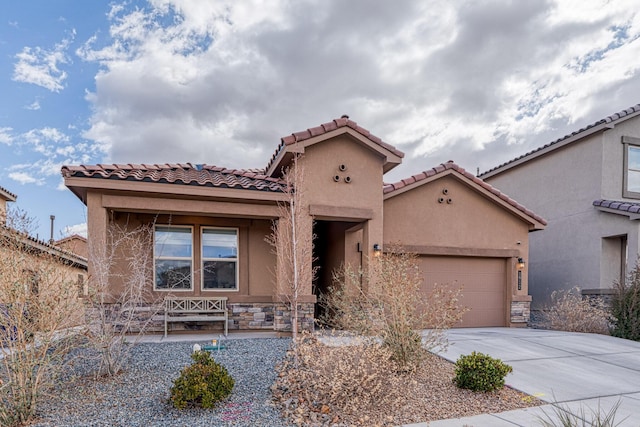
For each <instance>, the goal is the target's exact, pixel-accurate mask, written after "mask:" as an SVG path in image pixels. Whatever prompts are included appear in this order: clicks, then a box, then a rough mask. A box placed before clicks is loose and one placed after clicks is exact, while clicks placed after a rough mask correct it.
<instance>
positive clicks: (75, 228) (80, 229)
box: [62, 222, 88, 237]
mask: <svg viewBox="0 0 640 427" xmlns="http://www.w3.org/2000/svg"><path fill="white" fill-rule="evenodd" d="M87 229H88V228H87V223H86V222H83V223H81V224H73V225H68V226H66V227H65V228H64V230H63V231H62V235H63V236H65V237H68V236H73V235H74V234H77V235H79V236H82V237H87Z"/></svg>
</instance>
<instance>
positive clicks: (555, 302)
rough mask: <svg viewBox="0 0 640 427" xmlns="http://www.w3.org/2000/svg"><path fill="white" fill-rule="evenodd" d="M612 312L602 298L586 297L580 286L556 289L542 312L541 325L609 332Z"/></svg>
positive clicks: (591, 331)
mask: <svg viewBox="0 0 640 427" xmlns="http://www.w3.org/2000/svg"><path fill="white" fill-rule="evenodd" d="M610 317H611V316H610V314H609V311H608V310H607V308H606V307H605V304H604V302H603V301H602V300H601V299H589V298H584V297H583V296H582V294H581V292H580V289H579V288H577V287H576V288H572V289H570V290H569V291H554V292H553V293H552V294H551V304H550V305H549V306H548V307H546V308H545V309H544V310H543V312H542V313H541V325H542V326H543V327H544V328H547V329H553V330H558V331H569V332H587V333H593V334H605V335H608V334H609V324H610Z"/></svg>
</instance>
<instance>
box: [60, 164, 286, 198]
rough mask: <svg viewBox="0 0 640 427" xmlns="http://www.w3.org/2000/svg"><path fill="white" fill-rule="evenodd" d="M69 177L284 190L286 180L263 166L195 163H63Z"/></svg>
mask: <svg viewBox="0 0 640 427" xmlns="http://www.w3.org/2000/svg"><path fill="white" fill-rule="evenodd" d="M62 176H63V177H64V178H65V179H66V178H97V179H108V180H118V181H134V182H153V183H160V184H177V185H190V186H201V187H217V188H231V189H241V190H254V191H263V192H274V193H283V192H284V188H285V183H284V181H283V180H281V179H279V178H272V177H268V176H266V175H264V173H263V172H262V171H261V170H257V169H256V170H254V169H227V168H222V167H218V166H212V165H204V164H192V163H165V164H151V165H150V164H131V163H128V164H98V165H79V166H63V167H62Z"/></svg>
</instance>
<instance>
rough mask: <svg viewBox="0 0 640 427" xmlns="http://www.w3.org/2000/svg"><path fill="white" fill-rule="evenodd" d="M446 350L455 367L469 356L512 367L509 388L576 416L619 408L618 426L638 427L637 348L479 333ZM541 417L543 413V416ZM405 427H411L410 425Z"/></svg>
mask: <svg viewBox="0 0 640 427" xmlns="http://www.w3.org/2000/svg"><path fill="white" fill-rule="evenodd" d="M448 337H449V342H450V344H451V345H450V347H449V349H448V350H447V351H446V352H443V353H442V354H441V356H442V357H444V358H445V359H447V360H450V361H452V362H455V361H456V360H457V359H458V357H459V356H460V355H462V354H469V353H471V352H472V351H477V352H481V353H486V354H489V355H491V356H492V357H496V358H499V359H501V360H502V361H503V362H505V363H508V364H509V365H511V366H512V367H513V373H512V374H510V375H509V376H507V378H506V381H507V385H509V386H510V387H512V388H514V389H516V390H519V391H522V392H524V393H527V394H530V395H533V396H537V397H538V398H539V399H541V400H543V401H545V402H549V403H552V402H557V403H558V404H559V405H560V406H562V407H563V408H566V409H567V410H568V411H570V412H571V413H572V414H574V415H578V414H580V413H584V414H585V415H586V418H587V419H588V420H589V419H591V418H592V415H593V412H596V413H597V412H598V410H600V412H601V413H607V412H608V411H609V410H610V409H611V408H612V407H613V406H615V405H616V404H617V403H619V404H620V407H619V408H618V411H617V412H616V417H615V420H616V422H621V421H622V420H623V419H624V422H622V423H621V424H619V425H620V426H624V427H637V426H640V343H638V342H635V341H629V340H623V339H620V338H614V337H610V336H604V335H594V334H580V333H571V332H560V331H546V330H541V329H516V328H478V329H453V330H451V331H449V332H448ZM543 411H544V412H543ZM545 413H546V414H547V415H549V416H551V417H552V418H553V417H554V416H555V411H554V408H553V407H552V405H544V406H541V407H536V408H527V409H521V410H514V411H508V412H502V413H497V414H483V415H478V416H474V417H465V418H458V419H450V420H441V421H433V422H430V423H417V424H410V426H411V427H426V426H429V427H462V426H468V427H484V426H489V427H493V426H495V427H503V426H504V427H515V426H521V427H532V426H541V425H542V424H541V422H540V419H539V417H543V419H547V420H548V418H547V417H546V416H545ZM408 426H409V425H408Z"/></svg>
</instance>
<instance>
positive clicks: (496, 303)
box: [62, 116, 546, 330]
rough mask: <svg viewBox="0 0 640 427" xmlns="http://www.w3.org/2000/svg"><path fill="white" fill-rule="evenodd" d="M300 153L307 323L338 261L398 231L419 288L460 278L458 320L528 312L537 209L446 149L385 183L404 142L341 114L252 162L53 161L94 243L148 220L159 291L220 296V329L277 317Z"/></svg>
mask: <svg viewBox="0 0 640 427" xmlns="http://www.w3.org/2000/svg"><path fill="white" fill-rule="evenodd" d="M298 154H300V155H301V157H299V160H298V162H299V164H300V165H301V166H303V168H304V184H303V185H304V191H305V195H306V197H305V200H306V203H307V205H306V206H305V207H304V209H305V211H306V212H308V217H307V220H308V221H309V223H312V224H313V225H312V229H313V233H314V234H315V235H316V236H317V237H316V239H315V242H314V243H315V249H314V258H316V260H317V261H316V263H317V266H318V267H319V272H318V274H317V280H316V282H315V283H306V284H305V286H304V289H303V292H302V296H301V298H300V301H301V302H302V304H301V312H302V315H303V321H302V324H303V325H305V326H306V327H310V326H311V325H312V318H313V313H314V304H316V302H317V296H318V293H319V292H323V291H326V290H327V289H328V287H329V285H330V283H331V271H332V270H333V269H335V268H338V267H339V266H340V265H341V264H343V263H349V264H351V265H352V266H355V267H359V266H363V267H365V268H366V263H367V260H368V259H369V257H371V256H373V255H374V251H375V250H378V249H382V250H384V248H388V247H389V246H390V245H391V244H394V243H400V244H402V245H403V246H405V248H407V249H408V250H409V251H411V252H414V253H416V254H418V255H419V260H420V264H421V268H422V270H423V272H424V283H425V292H426V289H428V288H429V286H430V284H432V283H434V282H438V283H443V282H446V283H451V282H454V281H457V282H458V283H459V284H462V285H463V286H464V291H463V292H464V296H463V298H462V303H463V304H464V305H465V306H467V307H469V308H470V311H469V312H467V313H466V314H465V316H464V319H463V324H462V326H468V327H470V326H524V325H526V322H527V321H528V312H529V304H530V301H531V298H530V296H529V295H528V292H527V291H528V282H527V263H526V261H527V259H528V253H529V243H528V242H529V239H528V235H529V232H531V231H536V230H542V229H544V227H545V225H546V222H545V220H544V219H542V218H541V217H540V216H538V215H536V214H535V213H533V212H531V211H530V210H528V209H526V208H525V207H523V206H522V205H520V204H519V203H517V202H516V201H514V200H513V199H511V198H509V197H508V196H506V195H505V194H503V193H501V192H499V191H497V190H496V189H495V188H493V187H492V186H490V185H489V184H487V183H485V182H483V181H482V180H480V179H479V178H476V177H475V176H473V175H472V174H470V173H469V172H466V171H465V170H464V169H462V168H461V167H459V166H457V165H456V164H455V163H453V162H449V163H445V164H441V165H438V166H436V167H435V168H433V169H429V170H427V171H425V172H423V173H420V174H418V175H414V176H412V177H410V178H408V179H404V180H402V181H400V182H397V183H394V184H385V183H384V181H383V180H384V174H385V173H386V172H388V171H389V170H391V169H393V168H395V167H396V166H398V165H400V164H401V162H402V158H403V153H402V152H400V151H399V150H397V149H396V148H394V147H393V146H391V145H389V144H387V143H385V142H383V141H382V140H381V139H380V138H378V137H376V136H374V135H372V134H371V133H370V132H369V131H368V130H366V129H364V128H362V127H360V126H359V125H358V124H357V123H355V122H354V121H352V120H350V119H349V118H348V117H347V116H343V117H341V118H339V119H335V120H333V121H330V122H328V123H325V124H323V125H321V126H317V127H314V128H310V129H307V130H304V131H301V132H296V133H293V134H291V135H289V136H286V137H284V138H282V139H281V141H280V144H279V145H278V147H277V149H276V151H275V154H274V155H273V157H272V158H271V159H270V160H269V161H268V163H267V166H266V167H265V168H264V169H260V170H237V169H226V168H222V167H215V166H209V165H200V164H190V163H187V164H161V165H158V164H153V165H149V164H108V165H105V164H99V165H89V166H87V165H84V166H64V167H63V168H62V174H63V176H64V181H65V185H66V186H67V187H68V188H69V189H70V190H71V191H72V192H73V193H74V194H75V195H76V196H77V197H78V198H79V199H80V200H81V201H82V202H83V203H84V204H86V206H87V212H88V233H89V235H88V243H89V253H90V254H91V253H92V248H97V247H100V246H101V245H107V244H108V241H109V239H108V227H109V225H110V224H111V223H119V224H125V223H126V224H127V226H129V227H136V226H138V225H149V224H152V225H153V232H154V240H153V242H154V243H153V244H152V245H150V247H149V248H148V251H150V253H151V251H152V252H153V266H151V267H150V269H149V273H148V286H149V289H150V290H152V292H153V294H154V295H155V296H156V297H159V298H162V297H164V296H167V295H180V296H194V297H200V296H223V297H227V298H228V303H227V307H228V313H229V329H272V330H274V329H275V330H286V329H287V328H290V324H289V322H288V321H287V316H288V313H286V309H284V308H283V307H282V306H281V303H280V302H279V300H278V298H277V297H276V295H275V294H276V292H275V289H276V287H275V284H274V283H275V278H274V274H273V272H274V270H275V266H276V263H277V256H276V254H274V252H273V249H272V247H271V246H270V245H269V244H268V243H267V242H266V241H265V236H267V235H269V234H270V232H271V227H272V224H273V221H274V220H277V219H278V217H279V215H280V214H281V210H280V209H279V204H282V203H283V202H284V201H285V200H286V197H285V196H286V194H285V193H284V192H283V191H284V186H285V183H284V180H283V176H282V174H283V170H284V168H285V167H287V166H288V165H289V164H290V162H291V161H292V158H293V157H294V155H298ZM309 229H311V227H310V228H309ZM519 261H520V262H519ZM310 262H311V260H310ZM89 268H90V272H91V256H90V264H89ZM178 271H179V272H180V274H173V273H176V272H178ZM176 277H179V279H176ZM114 286H117V284H115V285H114Z"/></svg>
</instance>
